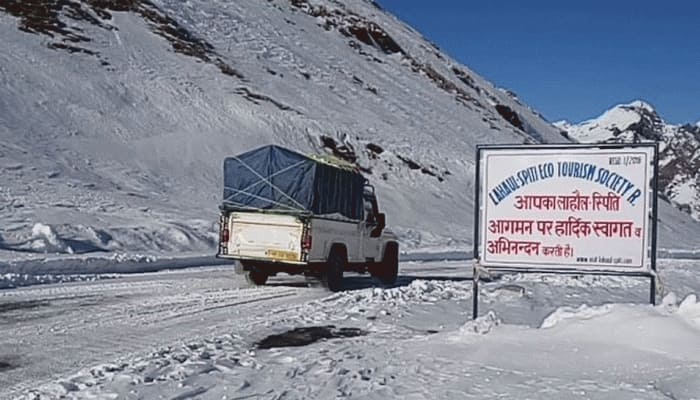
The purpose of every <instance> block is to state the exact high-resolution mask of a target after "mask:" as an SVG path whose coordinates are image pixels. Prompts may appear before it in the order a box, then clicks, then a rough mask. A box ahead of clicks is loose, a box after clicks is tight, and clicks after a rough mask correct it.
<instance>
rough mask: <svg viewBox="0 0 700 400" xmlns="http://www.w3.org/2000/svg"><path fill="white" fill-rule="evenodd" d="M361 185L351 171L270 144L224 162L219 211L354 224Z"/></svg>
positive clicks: (359, 212)
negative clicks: (332, 217) (278, 214)
mask: <svg viewBox="0 0 700 400" xmlns="http://www.w3.org/2000/svg"><path fill="white" fill-rule="evenodd" d="M364 185H365V178H364V176H362V175H361V174H360V173H358V172H356V171H354V170H352V169H350V168H346V167H341V166H338V165H332V164H330V163H327V162H323V161H322V160H321V159H315V158H312V157H309V156H305V155H303V154H300V153H297V152H295V151H292V150H289V149H286V148H284V147H280V146H276V145H269V146H264V147H260V148H258V149H255V150H251V151H249V152H247V153H243V154H241V155H238V156H236V157H227V158H226V159H225V160H224V201H223V207H224V208H226V209H234V210H237V209H238V210H250V209H256V210H271V211H273V210H274V211H284V212H299V213H311V214H315V215H333V214H336V215H337V214H340V215H342V216H344V217H346V218H350V219H355V220H357V219H362V217H363V209H362V193H363V188H364Z"/></svg>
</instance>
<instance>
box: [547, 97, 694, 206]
mask: <svg viewBox="0 0 700 400" xmlns="http://www.w3.org/2000/svg"><path fill="white" fill-rule="evenodd" d="M556 125H557V126H558V127H560V128H561V129H563V130H564V131H566V132H567V133H568V135H570V136H571V137H573V138H575V139H577V140H579V141H581V142H618V143H619V142H622V143H627V142H634V141H656V142H659V151H660V154H659V164H660V168H659V186H660V189H661V191H662V193H663V195H665V196H666V197H667V198H668V199H670V200H671V201H672V202H673V203H674V204H675V205H676V206H677V207H678V208H680V209H681V210H683V211H684V212H687V213H689V214H691V215H692V216H693V217H694V218H695V219H700V190H699V189H700V151H699V150H700V126H699V125H698V124H695V125H693V124H684V125H673V124H669V123H666V122H665V121H664V120H663V119H662V118H661V117H660V116H659V114H658V113H657V112H656V110H655V109H654V107H652V106H651V105H650V104H648V103H646V102H644V101H634V102H632V103H629V104H620V105H617V106H615V107H613V108H611V109H610V110H608V111H606V112H604V113H603V114H602V115H600V116H599V117H597V118H594V119H591V120H588V121H584V122H582V123H580V124H575V125H572V124H569V123H567V122H559V123H557V124H556Z"/></svg>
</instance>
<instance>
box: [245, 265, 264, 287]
mask: <svg viewBox="0 0 700 400" xmlns="http://www.w3.org/2000/svg"><path fill="white" fill-rule="evenodd" d="M267 277H268V275H267V274H266V273H265V272H263V271H260V270H259V269H257V268H251V269H250V270H248V271H245V280H246V281H248V283H249V284H250V285H252V286H262V285H264V284H265V283H266V282H267Z"/></svg>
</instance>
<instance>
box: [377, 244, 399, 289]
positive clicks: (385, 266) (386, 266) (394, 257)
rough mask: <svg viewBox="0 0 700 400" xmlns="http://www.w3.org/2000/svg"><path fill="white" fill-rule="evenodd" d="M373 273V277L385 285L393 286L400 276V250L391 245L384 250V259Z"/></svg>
mask: <svg viewBox="0 0 700 400" xmlns="http://www.w3.org/2000/svg"><path fill="white" fill-rule="evenodd" d="M373 269H374V271H372V275H373V276H374V277H376V278H377V279H379V281H380V282H381V283H383V284H384V285H393V284H395V283H396V279H397V278H398V276H399V248H398V246H396V245H395V244H390V245H388V246H387V247H386V250H384V258H383V259H382V261H381V262H380V263H379V264H377V265H376V266H375V267H374V268H373Z"/></svg>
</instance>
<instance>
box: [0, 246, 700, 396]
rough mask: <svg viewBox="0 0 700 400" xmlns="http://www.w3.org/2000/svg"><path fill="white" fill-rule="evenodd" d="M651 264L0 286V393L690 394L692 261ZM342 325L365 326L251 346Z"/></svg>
mask: <svg viewBox="0 0 700 400" xmlns="http://www.w3.org/2000/svg"><path fill="white" fill-rule="evenodd" d="M659 267H660V269H659V274H660V276H661V278H662V280H661V285H660V292H659V293H658V295H659V297H658V298H659V305H658V306H651V305H648V304H646V301H647V296H648V290H649V289H648V280H647V279H641V278H636V279H633V278H623V277H595V276H552V275H507V276H500V277H498V276H494V277H492V279H491V280H490V281H488V282H484V283H482V285H481V291H480V308H481V311H480V317H479V318H478V319H477V320H475V321H473V320H472V319H471V300H472V298H471V296H472V291H471V289H472V285H471V281H470V269H471V268H470V264H469V263H468V262H459V261H450V262H437V261H434V262H405V263H402V265H401V276H400V278H399V281H398V283H397V285H396V286H395V287H390V288H386V287H382V286H381V285H379V284H378V283H377V282H375V281H373V280H372V279H371V278H369V277H366V276H361V275H351V276H348V277H347V279H348V290H346V291H344V292H340V293H334V294H329V293H328V292H327V291H325V290H324V289H322V288H321V287H319V285H318V283H315V282H313V281H310V282H307V281H305V280H303V278H296V277H289V276H286V275H280V276H278V277H275V278H273V279H272V280H271V281H270V283H269V285H268V286H266V287H257V288H254V287H248V286H247V285H246V284H244V281H243V280H242V279H241V278H240V277H239V276H237V275H234V274H233V272H232V271H231V268H230V267H228V266H221V267H205V268H199V269H183V270H176V271H175V270H173V271H162V272H157V273H147V274H129V275H119V274H113V275H110V276H108V277H106V279H99V280H96V281H88V282H80V281H76V282H72V283H64V284H61V285H41V286H32V287H27V288H19V289H12V290H4V291H0V319H1V320H2V321H3V323H2V324H0V372H1V373H0V398H13V399H14V398H20V399H35V398H38V399H53V398H68V399H94V398H101V399H102V398H119V399H145V398H170V399H173V398H178V399H183V398H199V399H222V398H226V399H237V398H265V399H280V398H290V399H308V398H315V399H327V398H340V397H342V398H357V399H360V398H361V399H386V398H411V399H438V398H439V399H464V398H474V399H497V398H530V399H545V398H587V399H609V398H615V399H668V398H673V399H697V398H699V397H700V378H698V377H699V376H700V303H699V302H698V299H697V296H696V295H695V293H698V292H700V279H699V278H698V275H697V273H696V271H697V261H692V260H686V261H684V260H661V262H660V265H659ZM326 326H334V327H335V328H334V329H336V330H341V329H343V328H346V329H351V330H353V329H354V330H356V332H359V333H360V335H359V336H353V337H339V338H335V339H333V338H331V339H323V340H320V341H317V342H313V341H312V342H311V343H309V344H306V345H303V346H299V347H278V348H271V349H266V350H262V349H258V348H257V347H256V343H257V342H260V341H261V340H262V339H264V338H265V337H267V336H269V335H279V334H283V333H284V332H287V331H291V330H293V329H298V328H310V327H319V329H320V327H326Z"/></svg>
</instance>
